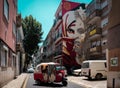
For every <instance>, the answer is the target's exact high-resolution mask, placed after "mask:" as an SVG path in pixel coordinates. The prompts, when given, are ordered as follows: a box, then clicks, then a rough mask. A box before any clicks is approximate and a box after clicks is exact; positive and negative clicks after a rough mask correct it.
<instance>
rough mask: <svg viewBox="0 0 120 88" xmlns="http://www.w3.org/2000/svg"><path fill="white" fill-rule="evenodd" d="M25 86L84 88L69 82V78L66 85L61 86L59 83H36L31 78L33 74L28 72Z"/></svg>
mask: <svg viewBox="0 0 120 88" xmlns="http://www.w3.org/2000/svg"><path fill="white" fill-rule="evenodd" d="M26 88H84V87H82V86H80V85H79V84H76V83H73V82H70V81H69V80H68V85H67V86H63V85H62V84H61V83H57V84H56V83H53V84H41V85H38V84H36V83H35V81H34V79H33V74H30V76H29V78H28V81H27V84H26Z"/></svg>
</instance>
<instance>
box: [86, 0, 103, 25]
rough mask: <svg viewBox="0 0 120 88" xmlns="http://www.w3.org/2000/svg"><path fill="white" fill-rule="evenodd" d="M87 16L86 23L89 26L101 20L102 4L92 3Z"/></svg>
mask: <svg viewBox="0 0 120 88" xmlns="http://www.w3.org/2000/svg"><path fill="white" fill-rule="evenodd" d="M86 14H87V20H86V21H87V23H89V24H91V23H94V22H96V21H98V20H100V17H101V15H102V10H101V4H100V2H95V1H93V2H92V3H90V4H89V5H88V7H87V10H86Z"/></svg>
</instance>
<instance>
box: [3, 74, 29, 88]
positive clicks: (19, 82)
mask: <svg viewBox="0 0 120 88" xmlns="http://www.w3.org/2000/svg"><path fill="white" fill-rule="evenodd" d="M27 76H28V75H27V74H26V73H22V74H21V75H19V76H18V77H17V79H14V80H12V81H11V82H9V83H8V84H6V85H5V86H3V87H2V88H22V86H23V83H24V82H25V79H26V78H27Z"/></svg>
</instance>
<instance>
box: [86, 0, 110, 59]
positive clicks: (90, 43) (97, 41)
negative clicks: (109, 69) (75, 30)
mask: <svg viewBox="0 0 120 88" xmlns="http://www.w3.org/2000/svg"><path fill="white" fill-rule="evenodd" d="M109 11H110V9H109V0H92V2H91V3H90V4H89V5H88V6H87V9H86V16H87V18H86V21H85V23H86V25H87V26H86V46H87V48H86V49H85V54H86V59H93V60H96V59H106V49H107V32H108V31H107V24H108V14H109Z"/></svg>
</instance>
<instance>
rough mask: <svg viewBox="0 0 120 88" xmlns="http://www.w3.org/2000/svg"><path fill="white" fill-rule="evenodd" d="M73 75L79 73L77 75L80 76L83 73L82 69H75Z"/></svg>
mask: <svg viewBox="0 0 120 88" xmlns="http://www.w3.org/2000/svg"><path fill="white" fill-rule="evenodd" d="M72 74H73V75H77V76H80V75H81V69H75V70H73V73H72Z"/></svg>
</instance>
